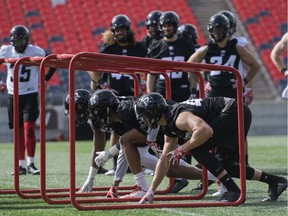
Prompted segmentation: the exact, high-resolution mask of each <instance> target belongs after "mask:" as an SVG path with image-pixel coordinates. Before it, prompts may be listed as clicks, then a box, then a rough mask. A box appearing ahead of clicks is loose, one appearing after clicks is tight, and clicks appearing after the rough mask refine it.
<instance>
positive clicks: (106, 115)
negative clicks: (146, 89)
mask: <svg viewBox="0 0 288 216" xmlns="http://www.w3.org/2000/svg"><path fill="white" fill-rule="evenodd" d="M137 100H138V97H116V96H115V95H114V94H113V92H111V91H109V90H99V91H96V92H95V93H94V94H92V96H91V98H90V100H89V105H88V109H89V113H90V116H91V120H92V121H95V122H97V124H99V125H100V127H101V128H102V129H105V130H108V129H112V130H113V131H114V132H115V133H117V134H118V135H119V136H120V140H119V143H120V144H121V148H122V151H123V152H124V154H125V156H126V159H127V162H128V164H129V167H130V168H131V170H132V172H133V174H134V177H135V180H136V184H137V189H136V190H135V191H133V192H131V193H130V194H127V195H124V196H122V197H121V198H131V197H134V198H141V197H142V196H143V195H144V194H145V193H146V191H147V190H148V185H147V182H146V180H145V177H144V173H143V171H142V166H144V167H146V168H149V169H151V170H155V166H156V163H157V161H158V158H157V157H156V156H154V155H151V154H149V153H148V148H149V147H148V146H147V143H148V145H149V146H150V147H151V148H152V150H153V151H154V152H155V155H157V156H158V157H159V156H160V155H161V151H160V150H159V149H158V147H157V145H156V144H155V134H156V135H157V133H155V132H152V136H151V130H149V129H148V128H147V126H146V125H141V124H139V121H138V120H137V119H136V115H135V112H134V105H135V103H136V102H137ZM154 129H157V127H156V128H154ZM147 131H148V134H149V135H150V137H149V138H147V137H146V136H147ZM153 135H154V139H153V138H152V137H153ZM146 141H148V142H147V143H146ZM124 154H122V156H121V154H120V155H119V157H118V161H117V171H116V173H115V174H116V175H115V176H114V185H113V186H112V187H111V189H110V190H109V192H108V194H107V196H108V197H116V196H117V187H118V186H119V183H120V182H121V181H122V179H123V176H124V174H125V173H126V170H127V162H126V160H125V156H124ZM105 157H106V156H105ZM107 158H108V159H109V156H108V157H106V159H105V161H107ZM96 161H97V159H96ZM118 163H119V164H118ZM124 163H125V164H124ZM167 176H168V177H180V178H187V179H201V176H202V172H201V170H200V169H198V168H196V167H194V166H192V165H190V164H188V163H186V162H184V161H182V160H181V161H180V166H179V167H177V168H176V167H174V166H171V167H170V168H169V171H168V172H167ZM208 176H209V178H210V179H214V180H215V179H216V178H215V177H214V176H212V175H210V174H208Z"/></svg>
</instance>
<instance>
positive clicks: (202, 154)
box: [163, 97, 254, 179]
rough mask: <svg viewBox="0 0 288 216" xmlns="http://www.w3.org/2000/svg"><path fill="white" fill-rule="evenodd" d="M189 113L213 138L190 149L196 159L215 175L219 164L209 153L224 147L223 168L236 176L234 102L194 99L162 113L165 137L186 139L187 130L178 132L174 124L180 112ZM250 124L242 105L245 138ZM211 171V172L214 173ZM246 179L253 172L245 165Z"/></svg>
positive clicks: (246, 109) (235, 107)
mask: <svg viewBox="0 0 288 216" xmlns="http://www.w3.org/2000/svg"><path fill="white" fill-rule="evenodd" d="M184 111H190V112H191V113H193V114H194V115H196V116H198V117H200V118H201V119H203V120H204V121H205V122H206V123H207V124H209V125H210V127H211V128H212V129H213V132H214V133H213V137H211V138H209V139H208V140H207V141H206V142H205V143H204V144H202V145H201V146H199V147H197V148H194V149H192V150H191V153H192V155H193V156H194V157H195V159H196V160H197V161H198V162H200V163H201V164H203V165H204V166H205V167H206V168H207V169H208V170H209V171H211V173H212V174H213V175H215V176H217V174H219V173H215V172H214V171H215V169H217V166H219V161H218V160H217V159H216V157H213V156H212V154H210V153H209V151H210V150H211V149H213V148H215V147H219V146H221V147H223V154H224V152H225V158H221V160H220V161H221V164H222V165H223V167H224V168H225V169H226V170H227V171H228V172H229V173H230V175H232V176H234V177H239V151H238V118H237V101H236V100H235V99H232V98H225V97H211V98H204V99H193V100H188V101H184V102H182V103H179V105H177V104H176V105H172V106H169V107H168V108H167V110H166V111H165V120H166V122H167V125H166V126H164V127H163V131H164V134H165V135H167V136H170V137H187V131H182V130H179V129H178V128H177V127H176V126H175V121H176V119H177V117H178V115H179V114H180V113H181V112H184ZM250 125H251V111H250V109H249V108H248V107H247V106H246V105H244V134H245V137H246V136H247V133H248V131H249V128H250ZM213 170H214V171H213ZM246 173H247V179H251V178H252V177H253V174H254V170H253V169H252V168H251V167H249V166H246Z"/></svg>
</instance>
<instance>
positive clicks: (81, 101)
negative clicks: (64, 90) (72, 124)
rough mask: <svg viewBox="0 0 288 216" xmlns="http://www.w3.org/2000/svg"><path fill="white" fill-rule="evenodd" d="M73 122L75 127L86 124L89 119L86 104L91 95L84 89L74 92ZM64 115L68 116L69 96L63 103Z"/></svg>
mask: <svg viewBox="0 0 288 216" xmlns="http://www.w3.org/2000/svg"><path fill="white" fill-rule="evenodd" d="M74 97H75V121H76V125H78V124H79V123H81V124H83V123H86V122H87V121H88V119H89V111H88V102H89V98H90V97H91V93H90V92H89V91H88V90H86V89H77V90H75V94H74ZM64 109H65V115H67V116H69V94H68V95H67V97H66V99H65V103H64Z"/></svg>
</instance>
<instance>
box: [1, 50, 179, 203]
mask: <svg viewBox="0 0 288 216" xmlns="http://www.w3.org/2000/svg"><path fill="white" fill-rule="evenodd" d="M72 57H73V55H67V54H62V55H53V54H52V55H49V56H47V57H23V58H7V59H0V61H1V62H7V63H15V65H14V74H13V75H14V79H15V80H16V79H18V71H19V66H20V65H33V66H40V68H39V73H40V91H39V101H40V168H41V173H40V190H39V189H20V181H19V180H20V179H19V168H18V167H19V146H18V145H19V129H18V128H19V110H18V104H19V84H18V82H14V89H15V92H14V99H13V102H14V103H15V104H16V105H14V110H13V113H14V128H16V129H15V131H14V135H13V137H14V140H15V142H14V172H15V175H14V190H13V189H11V190H10V189H8V190H0V194H15V193H16V194H17V195H18V196H19V197H21V198H24V199H28V198H33V199H36V198H43V199H44V201H46V202H47V203H49V204H69V203H70V199H61V200H52V199H51V198H64V197H69V195H70V194H69V193H59V192H69V188H46V137H45V135H46V133H45V129H46V127H45V114H46V104H45V96H46V94H45V89H46V88H45V67H58V68H68V66H69V61H70V59H71V58H72ZM79 69H82V70H83V69H87V70H88V69H89V68H85V66H83V65H82V66H80V68H79ZM131 75H132V76H133V77H134V85H135V90H136V91H135V95H138V94H139V80H138V77H137V76H136V74H133V73H131ZM164 75H166V74H164ZM166 79H169V77H168V76H167V77H166ZM168 81H169V80H168ZM168 84H169V82H168ZM73 95H74V94H73ZM15 98H16V99H15ZM172 187H173V182H172V181H170V184H169V186H168V188H167V189H166V190H162V191H158V193H159V194H164V193H168V192H169V191H170V189H171V188H172ZM109 188H110V187H94V188H93V191H103V190H105V191H108V190H109ZM135 188H136V185H132V186H120V187H119V190H132V189H135ZM76 189H77V190H78V189H79V188H76ZM47 192H54V194H47ZM55 192H57V194H55ZM39 193H40V194H39ZM126 193H127V192H120V193H119V194H120V195H122V194H126ZM95 195H98V196H106V192H92V193H81V194H78V196H81V197H87V196H95ZM81 201H82V202H85V200H81ZM89 201H90V200H89Z"/></svg>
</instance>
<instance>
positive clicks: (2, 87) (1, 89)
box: [0, 80, 6, 94]
mask: <svg viewBox="0 0 288 216" xmlns="http://www.w3.org/2000/svg"><path fill="white" fill-rule="evenodd" d="M5 91H6V83H5V82H4V81H2V80H1V81H0V92H1V93H2V94H3V93H5Z"/></svg>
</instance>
